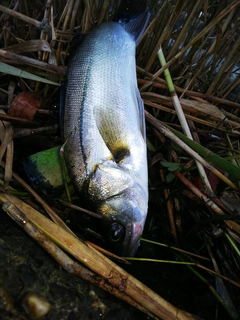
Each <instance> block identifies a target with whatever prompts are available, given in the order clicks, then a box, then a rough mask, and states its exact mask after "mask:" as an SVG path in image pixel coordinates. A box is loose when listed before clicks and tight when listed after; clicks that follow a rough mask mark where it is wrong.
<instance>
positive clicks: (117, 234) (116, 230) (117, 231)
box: [109, 222, 124, 242]
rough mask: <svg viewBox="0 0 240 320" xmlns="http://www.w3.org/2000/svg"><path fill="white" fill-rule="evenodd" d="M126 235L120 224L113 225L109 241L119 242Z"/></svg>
mask: <svg viewBox="0 0 240 320" xmlns="http://www.w3.org/2000/svg"><path fill="white" fill-rule="evenodd" d="M123 235H124V227H123V226H122V225H121V224H119V223H116V222H114V223H112V224H111V227H110V231H109V239H110V240H111V241H112V242H117V241H119V240H120V239H121V238H122V237H123Z"/></svg>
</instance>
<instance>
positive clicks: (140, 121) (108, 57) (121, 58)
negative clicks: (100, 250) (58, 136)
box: [64, 22, 148, 255]
mask: <svg viewBox="0 0 240 320" xmlns="http://www.w3.org/2000/svg"><path fill="white" fill-rule="evenodd" d="M135 51H136V43H135V41H134V39H133V37H132V36H131V35H130V34H129V33H128V32H127V31H125V30H124V28H123V27H122V26H121V25H120V24H119V23H117V22H108V23H103V24H101V25H100V26H99V27H97V28H96V29H95V30H93V31H92V32H90V33H89V34H88V35H87V36H86V38H85V39H84V41H83V43H82V44H81V45H80V46H79V47H78V48H77V50H76V52H75V53H74V55H73V57H72V58H71V60H70V63H69V66H68V72H67V89H66V100H65V111H64V138H65V139H67V138H68V137H69V135H70V134H71V136H70V138H69V141H68V142H67V144H66V149H65V159H66V163H67V165H68V168H69V171H70V174H71V176H72V178H73V181H74V184H75V186H76V188H77V189H78V190H79V191H80V192H81V193H83V194H85V195H86V197H87V198H88V200H89V201H90V202H91V203H92V204H93V205H94V207H95V209H96V211H97V212H98V213H101V214H102V216H103V219H102V221H103V222H102V226H101V228H102V235H103V237H104V238H105V239H106V241H107V242H109V243H110V244H111V245H112V248H113V249H114V251H115V252H117V253H118V254H121V255H134V254H135V252H136V250H137V248H138V245H139V238H140V236H141V234H142V231H143V228H144V223H145V219H146V215H147V209H148V174H147V155H146V141H145V118H144V105H143V102H142V99H141V97H140V93H139V90H138V86H137V79H136V61H135Z"/></svg>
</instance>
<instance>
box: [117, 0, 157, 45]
mask: <svg viewBox="0 0 240 320" xmlns="http://www.w3.org/2000/svg"><path fill="white" fill-rule="evenodd" d="M150 16H151V13H150V10H149V5H148V0H122V2H121V4H120V6H119V7H118V10H117V12H116V14H115V16H114V21H117V22H118V23H120V24H121V25H122V27H123V28H124V29H125V30H126V31H127V32H128V33H130V34H131V35H132V37H133V38H134V40H135V42H136V44H137V43H138V42H139V40H140V38H141V36H142V35H143V33H144V31H145V29H146V27H147V24H148V22H149V19H150Z"/></svg>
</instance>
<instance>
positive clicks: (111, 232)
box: [97, 188, 145, 256]
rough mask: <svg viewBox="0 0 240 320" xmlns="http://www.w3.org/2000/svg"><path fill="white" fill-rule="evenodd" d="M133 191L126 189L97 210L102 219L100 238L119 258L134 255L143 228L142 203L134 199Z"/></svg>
mask: <svg viewBox="0 0 240 320" xmlns="http://www.w3.org/2000/svg"><path fill="white" fill-rule="evenodd" d="M134 191H136V190H133V188H131V189H126V190H124V192H123V193H121V194H119V195H116V196H114V197H112V198H110V199H108V200H105V201H104V202H103V203H101V204H100V205H99V206H98V208H97V211H98V212H99V213H101V214H102V217H103V219H102V230H103V232H102V236H103V237H104V239H105V240H106V242H107V243H108V245H109V247H110V248H111V249H112V250H113V251H114V252H115V253H117V254H119V255H121V256H134V255H135V253H136V251H137V249H138V246H139V243H140V237H141V235H142V232H143V228H144V223H145V214H143V211H142V210H141V206H142V204H141V202H143V201H138V200H140V199H136V197H134V193H135V192H134Z"/></svg>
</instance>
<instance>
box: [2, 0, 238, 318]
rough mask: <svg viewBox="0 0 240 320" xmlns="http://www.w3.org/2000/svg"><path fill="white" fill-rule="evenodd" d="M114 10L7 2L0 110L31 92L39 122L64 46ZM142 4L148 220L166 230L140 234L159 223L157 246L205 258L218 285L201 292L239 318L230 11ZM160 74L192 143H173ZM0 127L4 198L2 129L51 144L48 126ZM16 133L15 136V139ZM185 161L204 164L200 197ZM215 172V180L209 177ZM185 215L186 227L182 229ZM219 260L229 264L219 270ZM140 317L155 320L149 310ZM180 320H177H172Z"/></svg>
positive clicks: (109, 4) (215, 5) (234, 31)
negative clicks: (148, 14)
mask: <svg viewBox="0 0 240 320" xmlns="http://www.w3.org/2000/svg"><path fill="white" fill-rule="evenodd" d="M120 2H121V0H114V1H112V0H104V1H101V0H98V1H97V0H69V1H67V2H66V1H61V0H58V1H57V0H55V1H54V0H49V1H46V3H45V5H43V4H42V1H37V0H34V1H29V2H27V1H19V0H12V1H5V2H4V5H0V26H1V30H0V44H1V49H0V79H1V80H0V83H1V85H0V104H1V105H2V106H3V109H8V107H9V105H10V103H11V102H12V100H13V98H14V96H15V95H16V92H17V91H33V92H38V93H40V94H41V96H42V97H44V98H45V105H43V106H42V107H41V108H42V109H45V110H41V109H40V110H39V111H38V114H40V113H42V114H44V113H45V114H46V115H45V116H46V117H47V116H48V112H47V110H48V109H51V107H49V105H47V104H51V103H52V101H56V100H57V99H58V94H59V84H60V83H61V81H62V80H63V79H64V76H65V73H66V65H67V58H68V54H69V49H70V41H71V40H72V39H73V37H74V35H75V34H77V33H78V32H80V33H86V32H88V31H89V30H91V29H92V28H93V27H95V26H96V25H98V24H100V23H102V22H104V21H109V20H112V18H113V15H114V12H115V11H116V8H117V7H118V6H119V4H120ZM149 3H150V8H151V10H152V20H151V22H150V23H149V26H148V28H147V30H146V31H145V33H144V35H143V36H142V39H141V41H140V44H139V45H138V48H137V74H138V83H139V88H140V91H141V94H142V98H143V100H144V102H145V106H146V119H147V123H148V124H147V139H148V147H149V155H150V156H149V167H150V168H149V172H150V184H151V188H150V210H151V208H155V210H153V211H154V212H155V211H156V212H164V213H167V214H168V219H169V221H170V227H169V226H168V219H165V217H162V216H161V215H159V213H157V214H156V213H154V212H150V213H149V215H150V218H149V219H151V224H149V225H148V226H147V228H149V229H148V231H149V232H150V233H151V230H152V229H154V230H159V232H160V230H161V228H162V227H161V226H160V223H164V224H165V226H166V228H168V232H167V233H168V236H169V238H167V239H168V240H166V242H168V243H171V244H177V245H179V246H180V245H181V247H182V248H184V249H186V250H190V251H191V249H192V248H193V250H195V251H198V252H199V253H200V254H201V255H207V256H208V258H209V260H210V261H211V262H207V263H206V265H204V266H201V267H202V268H210V269H212V271H211V272H212V273H214V272H216V274H218V276H216V278H215V283H214V281H212V282H211V285H212V286H210V284H209V283H208V281H209V280H206V283H208V285H209V287H211V291H214V290H215V289H214V288H213V287H216V288H217V289H218V292H215V296H216V297H217V299H218V300H219V301H220V302H221V303H222V305H223V307H224V308H225V309H226V310H227V312H228V314H230V316H231V317H232V318H233V319H237V317H238V316H239V312H240V310H239V303H238V301H237V300H238V294H239V289H236V288H237V286H239V275H238V273H239V262H240V253H239V243H240V237H239V232H240V226H239V220H238V215H239V201H240V200H239V181H240V173H239V172H240V171H239V153H240V151H239V142H238V138H239V135H240V117H239V110H240V101H239V94H240V85H239V84H240V55H239V51H240V37H239V32H240V19H239V14H240V2H239V1H238V0H233V1H223V0H219V1H207V0H204V1H191V0H185V1H180V0H172V1H169V0H162V1H157V0H152V1H149ZM160 46H161V48H162V50H163V52H164V54H165V57H166V61H167V64H166V65H165V66H163V67H161V66H160V64H159V60H158V57H157V51H158V49H159V47H160ZM166 68H168V69H169V71H170V74H171V77H172V79H173V83H174V86H175V87H174V89H175V92H176V93H177V95H178V96H179V97H180V104H181V106H182V109H183V111H184V114H185V117H186V119H187V122H188V125H189V128H190V130H191V132H192V135H193V138H194V141H195V142H196V143H194V142H192V141H189V140H186V138H185V137H183V136H182V135H181V132H182V128H181V126H180V124H179V119H178V117H177V116H176V114H177V111H176V110H175V109H174V107H173V105H174V104H173V102H172V100H171V99H170V98H169V92H168V86H167V83H166V80H165V78H164V70H166ZM16 88H17V90H16ZM3 113H4V112H3ZM0 119H2V120H3V122H2V126H1V128H2V129H1V132H0V133H1V135H0V139H1V142H2V144H1V149H0V153H1V159H2V158H3V156H4V154H6V156H5V160H6V170H5V180H4V181H5V189H7V190H9V188H10V187H9V183H10V180H11V179H10V178H11V170H12V159H13V157H14V155H13V147H12V146H13V142H12V141H13V128H12V125H10V124H9V122H11V123H12V124H16V123H17V124H18V125H19V124H20V125H21V126H28V127H30V128H31V130H30V132H38V133H39V132H44V131H46V132H48V133H49V132H54V134H56V126H54V127H52V126H50V127H49V126H48V127H46V126H44V125H42V124H41V126H42V128H39V127H40V125H39V124H38V123H37V122H36V123H34V121H32V120H24V121H23V120H21V119H17V117H13V116H9V115H6V114H0ZM45 119H47V118H45ZM6 121H7V122H6ZM159 121H161V122H162V124H160V122H159ZM163 123H165V124H168V125H170V127H171V128H170V129H168V128H166V127H165V126H164V125H163ZM33 125H35V128H33ZM21 128H22V127H21ZM173 128H175V129H176V130H177V131H174V129H173ZM18 130H19V129H18ZM170 130H171V131H170ZM20 131H21V133H18V134H19V136H20V135H21V134H22V135H27V134H29V131H27V130H25V131H24V133H23V129H20ZM16 132H17V129H16V128H15V137H16ZM172 132H173V133H172ZM172 136H175V137H176V136H177V138H172ZM166 137H167V138H166ZM169 139H174V142H170V140H169ZM179 139H180V140H182V142H179ZM176 143H177V144H179V145H180V146H181V149H179V147H178V146H177V145H176ZM186 144H187V146H186ZM189 149H190V151H189ZM182 150H184V151H182ZM194 152H195V153H197V154H198V156H199V155H200V156H201V157H202V158H204V159H203V161H202V160H201V159H199V158H197V161H200V162H201V161H202V163H203V166H205V167H207V169H208V170H210V174H208V178H209V183H210V185H211V188H210V190H209V189H208V188H205V186H204V184H202V183H201V182H200V180H201V179H199V174H198V172H197V170H195V165H194V162H193V158H194V157H195V154H194ZM196 157H197V156H196ZM204 161H205V162H204ZM206 163H207V164H206ZM216 168H217V169H220V171H221V172H220V174H219V175H218V173H217V171H218V170H216ZM159 171H160V174H159ZM212 173H213V174H212ZM216 174H217V175H218V177H217V178H216ZM226 176H227V178H226ZM159 199H160V200H159ZM188 205H189V207H188ZM193 208H194V209H193ZM185 211H187V216H188V217H189V219H190V221H191V222H188V223H186V222H185V220H186V217H184V215H183V212H185ZM159 221H160V222H159ZM176 221H177V223H176ZM153 223H155V225H154V227H153V225H152V224H153ZM186 225H187V226H188V227H186ZM189 225H190V227H189ZM151 228H152V229H151ZM187 228H189V229H190V230H191V232H190V234H191V235H192V238H191V237H190V239H189V241H191V240H193V242H194V241H195V240H196V238H197V241H196V242H197V243H193V244H192V243H187V242H186V241H185V239H188V237H189V236H188V229H187ZM195 229H197V230H198V231H199V233H198V234H197V236H195V234H194V235H193V233H194V231H193V230H195ZM172 234H173V239H172V236H171V235H172ZM216 235H219V237H218V238H217V236H216ZM191 259H192V258H191ZM224 259H225V261H228V262H229V263H225V264H224V266H221V262H222V261H223V260H224ZM193 261H194V262H193V263H195V260H193ZM208 271H209V270H208ZM189 272H190V271H189ZM209 272H210V271H209ZM220 274H221V276H222V277H223V278H224V279H226V278H231V280H232V281H230V279H228V281H229V282H225V283H223V281H222V279H220V278H219V277H220ZM199 277H200V275H199ZM203 281H204V280H203ZM230 282H231V284H230ZM130 300H131V299H130ZM134 303H135V302H134ZM144 308H145V306H144ZM144 308H143V309H144ZM174 310H175V309H174ZM143 311H145V312H149V314H150V315H151V316H153V317H154V316H155V317H156V316H159V314H157V313H155V312H154V310H145V309H144V310H143ZM185 316H186V315H185V314H183V315H182V318H181V315H179V319H185V318H184V317H185ZM163 317H164V315H163ZM187 318H188V316H186V319H187ZM164 319H170V318H168V316H166V318H164Z"/></svg>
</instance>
